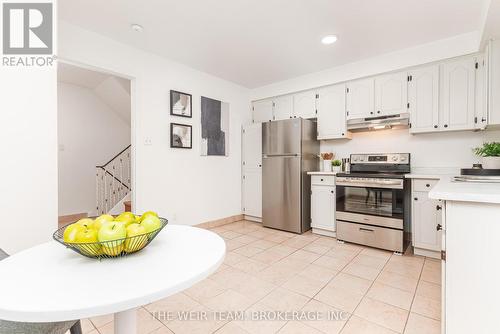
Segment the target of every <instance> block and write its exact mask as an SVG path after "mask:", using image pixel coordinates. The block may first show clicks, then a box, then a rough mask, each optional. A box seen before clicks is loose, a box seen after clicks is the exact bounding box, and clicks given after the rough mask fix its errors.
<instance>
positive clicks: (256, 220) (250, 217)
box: [245, 215, 262, 223]
mask: <svg viewBox="0 0 500 334" xmlns="http://www.w3.org/2000/svg"><path fill="white" fill-rule="evenodd" d="M245 220H250V221H253V222H257V223H262V218H261V217H254V216H248V215H245Z"/></svg>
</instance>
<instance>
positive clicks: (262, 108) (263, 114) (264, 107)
mask: <svg viewBox="0 0 500 334" xmlns="http://www.w3.org/2000/svg"><path fill="white" fill-rule="evenodd" d="M272 119H273V100H271V99H269V100H260V101H255V102H253V105H252V120H253V122H254V123H262V122H268V121H271V120H272Z"/></svg>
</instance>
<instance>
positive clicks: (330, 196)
mask: <svg viewBox="0 0 500 334" xmlns="http://www.w3.org/2000/svg"><path fill="white" fill-rule="evenodd" d="M335 202H336V197H335V177H334V176H332V175H329V176H327V175H312V176H311V227H312V231H313V233H316V234H321V235H326V236H332V237H334V236H335V231H336V229H335Z"/></svg>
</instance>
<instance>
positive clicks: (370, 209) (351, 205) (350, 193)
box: [336, 180, 404, 229]
mask: <svg viewBox="0 0 500 334" xmlns="http://www.w3.org/2000/svg"><path fill="white" fill-rule="evenodd" d="M402 182H403V180H401V184H402ZM399 188H401V189H399ZM402 188H403V187H402V186H401V187H399V186H398V187H396V189H394V188H390V187H387V186H386V185H383V186H382V187H377V186H376V185H372V184H370V185H367V184H365V185H355V184H352V185H351V184H349V185H348V184H347V183H342V182H340V183H337V191H336V193H337V219H338V220H342V221H349V222H356V223H363V224H368V225H376V226H383V227H390V228H397V229H402V228H403V219H404V190H403V189H402Z"/></svg>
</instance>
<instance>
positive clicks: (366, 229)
mask: <svg viewBox="0 0 500 334" xmlns="http://www.w3.org/2000/svg"><path fill="white" fill-rule="evenodd" d="M359 230H360V231H361V232H375V231H374V230H370V229H368V228H364V227H360V228H359Z"/></svg>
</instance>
